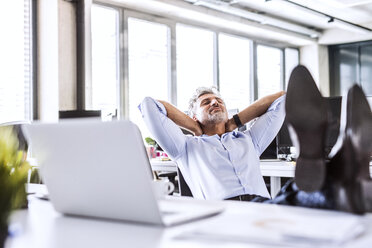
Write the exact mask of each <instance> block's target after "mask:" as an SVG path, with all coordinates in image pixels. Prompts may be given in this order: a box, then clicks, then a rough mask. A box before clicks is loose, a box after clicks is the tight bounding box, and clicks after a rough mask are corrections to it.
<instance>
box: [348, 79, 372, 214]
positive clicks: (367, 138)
mask: <svg viewBox="0 0 372 248" xmlns="http://www.w3.org/2000/svg"><path fill="white" fill-rule="evenodd" d="M346 114H347V115H346V116H347V118H346V120H347V122H346V134H345V135H346V137H347V138H348V139H350V141H351V143H352V147H353V151H354V152H353V153H354V156H355V162H354V163H352V164H348V166H349V168H348V169H349V170H352V171H351V173H349V174H351V175H352V178H351V179H350V180H351V181H353V182H352V183H351V184H355V185H357V186H356V187H355V188H354V189H351V190H350V192H349V195H348V197H349V199H350V200H351V204H352V206H353V212H354V213H359V214H362V213H365V212H372V180H371V177H370V174H369V173H370V172H369V162H370V158H371V157H370V156H371V155H372V112H371V108H370V106H369V103H368V101H367V99H366V97H365V94H364V93H363V90H362V89H361V88H360V87H359V86H358V85H354V86H353V87H352V88H351V89H350V90H349V92H348V95H347V112H346ZM348 187H350V185H348Z"/></svg>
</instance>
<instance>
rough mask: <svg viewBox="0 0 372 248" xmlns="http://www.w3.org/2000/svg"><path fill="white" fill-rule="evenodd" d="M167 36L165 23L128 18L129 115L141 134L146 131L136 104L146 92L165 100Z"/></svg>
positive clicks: (167, 75) (167, 70)
mask: <svg viewBox="0 0 372 248" xmlns="http://www.w3.org/2000/svg"><path fill="white" fill-rule="evenodd" d="M169 36H170V33H169V28H168V27H167V26H166V25H163V24H159V23H152V22H148V21H144V20H139V19H135V18H129V19H128V39H129V45H128V50H129V118H130V119H131V120H132V121H133V122H135V123H136V124H137V125H139V127H140V129H141V131H142V134H143V136H148V135H149V132H148V131H147V129H146V128H145V125H144V123H143V120H142V117H141V114H140V112H139V111H138V108H137V106H138V104H139V103H140V102H141V101H142V99H143V98H144V97H146V96H151V97H153V98H155V99H162V100H168V80H169V57H170V52H169V50H170V44H169V40H170V39H169Z"/></svg>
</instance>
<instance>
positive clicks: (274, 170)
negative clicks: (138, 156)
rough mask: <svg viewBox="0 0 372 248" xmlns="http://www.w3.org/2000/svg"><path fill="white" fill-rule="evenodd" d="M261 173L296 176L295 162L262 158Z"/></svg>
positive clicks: (160, 165)
mask: <svg viewBox="0 0 372 248" xmlns="http://www.w3.org/2000/svg"><path fill="white" fill-rule="evenodd" d="M176 165H177V164H176V162H174V161H159V160H151V167H152V169H153V170H155V171H177V168H176ZM260 167H261V173H262V175H263V176H267V177H272V176H274V177H294V173H295V168H296V166H295V163H294V162H286V161H280V160H261V161H260ZM370 175H371V177H372V161H371V162H370Z"/></svg>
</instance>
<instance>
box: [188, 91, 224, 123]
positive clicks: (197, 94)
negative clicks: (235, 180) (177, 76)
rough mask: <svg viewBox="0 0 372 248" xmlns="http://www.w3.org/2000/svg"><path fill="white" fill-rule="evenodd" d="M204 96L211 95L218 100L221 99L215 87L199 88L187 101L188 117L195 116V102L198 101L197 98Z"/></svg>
mask: <svg viewBox="0 0 372 248" xmlns="http://www.w3.org/2000/svg"><path fill="white" fill-rule="evenodd" d="M206 94H213V95H216V96H218V97H219V98H222V97H221V94H220V92H219V91H218V90H217V88H216V86H212V87H199V88H197V89H196V90H195V92H194V94H193V95H192V97H191V98H190V100H189V110H188V114H189V116H191V117H193V116H194V114H195V103H196V101H197V100H198V99H199V97H201V96H202V95H206Z"/></svg>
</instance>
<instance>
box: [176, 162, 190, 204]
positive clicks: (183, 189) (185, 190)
mask: <svg viewBox="0 0 372 248" xmlns="http://www.w3.org/2000/svg"><path fill="white" fill-rule="evenodd" d="M177 172H178V185H179V188H180V194H181V196H191V197H193V195H192V193H191V190H190V188H189V186H188V185H187V183H186V181H185V178H184V177H183V175H182V172H181V170H180V168H178V167H177Z"/></svg>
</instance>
